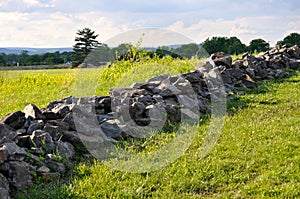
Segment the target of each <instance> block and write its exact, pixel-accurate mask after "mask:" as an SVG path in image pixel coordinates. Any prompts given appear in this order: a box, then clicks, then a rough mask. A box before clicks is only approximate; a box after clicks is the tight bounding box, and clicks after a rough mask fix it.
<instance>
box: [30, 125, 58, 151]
mask: <svg viewBox="0 0 300 199" xmlns="http://www.w3.org/2000/svg"><path fill="white" fill-rule="evenodd" d="M30 139H31V142H32V146H34V147H37V148H40V147H41V148H43V149H44V150H46V151H49V152H52V151H53V150H54V143H53V140H52V137H51V136H50V134H49V133H48V132H46V131H43V130H36V131H34V132H33V133H32V135H31V136H30Z"/></svg>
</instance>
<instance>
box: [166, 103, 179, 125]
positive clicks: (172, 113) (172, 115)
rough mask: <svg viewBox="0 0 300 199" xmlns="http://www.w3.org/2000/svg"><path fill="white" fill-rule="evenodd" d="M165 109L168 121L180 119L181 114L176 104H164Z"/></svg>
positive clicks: (174, 121)
mask: <svg viewBox="0 0 300 199" xmlns="http://www.w3.org/2000/svg"><path fill="white" fill-rule="evenodd" d="M165 109H166V112H167V114H168V120H169V121H170V122H173V123H177V122H180V121H181V115H180V111H179V108H178V106H174V105H166V107H165Z"/></svg>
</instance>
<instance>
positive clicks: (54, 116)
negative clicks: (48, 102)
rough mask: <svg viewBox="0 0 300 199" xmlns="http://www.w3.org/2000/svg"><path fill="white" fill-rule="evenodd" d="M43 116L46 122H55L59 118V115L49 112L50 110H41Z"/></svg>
mask: <svg viewBox="0 0 300 199" xmlns="http://www.w3.org/2000/svg"><path fill="white" fill-rule="evenodd" d="M42 113H43V115H44V116H45V117H46V119H47V120H56V119H58V118H59V115H58V114H56V113H54V112H52V111H50V110H47V109H46V110H42Z"/></svg>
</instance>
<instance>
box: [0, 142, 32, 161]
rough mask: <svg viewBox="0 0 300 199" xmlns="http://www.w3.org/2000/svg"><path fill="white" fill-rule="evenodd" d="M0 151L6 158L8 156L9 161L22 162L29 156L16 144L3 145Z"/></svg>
mask: <svg viewBox="0 0 300 199" xmlns="http://www.w3.org/2000/svg"><path fill="white" fill-rule="evenodd" d="M0 151H1V153H2V154H3V155H4V156H6V159H7V160H19V161H22V160H24V158H25V157H26V156H27V152H26V151H25V150H24V149H23V148H20V147H19V146H18V145H17V144H16V143H14V142H9V143H5V144H3V145H2V147H0Z"/></svg>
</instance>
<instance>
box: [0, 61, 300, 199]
mask: <svg viewBox="0 0 300 199" xmlns="http://www.w3.org/2000/svg"><path fill="white" fill-rule="evenodd" d="M161 65H163V66H166V65H167V66H169V67H170V68H171V69H172V70H170V68H167V69H166V70H165V69H163V67H160V66H161ZM145 67H146V66H143V65H141V66H139V67H135V65H131V64H130V63H128V65H126V64H125V67H123V68H118V67H115V68H109V69H103V68H102V69H61V70H37V71H0V117H3V116H4V115H5V114H7V113H10V112H13V111H16V110H22V109H23V108H24V106H26V105H27V104H29V103H33V104H36V105H37V106H38V107H45V106H46V105H47V103H48V102H50V101H51V100H56V99H59V98H62V97H66V96H68V95H73V94H75V96H85V95H93V94H97V95H106V94H107V92H108V90H109V88H111V87H119V86H121V87H122V86H128V85H130V84H131V83H133V82H135V81H142V80H143V79H147V78H149V77H150V76H151V75H155V74H161V73H166V72H167V71H172V72H171V73H172V74H176V73H183V72H188V71H189V70H191V69H193V64H192V63H191V62H187V61H185V60H177V61H174V60H164V61H159V62H155V63H152V68H153V70H151V71H152V72H151V73H146V72H144V73H142V71H145ZM147 67H149V65H147ZM133 68H134V70H135V72H133V73H134V74H136V76H134V78H132V79H128V78H126V77H132V70H133ZM139 68H140V69H139ZM147 71H149V70H147ZM124 74H126V75H125V76H124ZM290 74H291V75H290V76H289V77H288V78H286V79H279V80H274V81H269V82H261V83H260V86H259V88H257V89H254V90H252V91H245V92H246V95H242V96H236V97H235V98H234V99H232V100H230V101H228V105H227V106H228V107H227V115H226V117H225V125H224V127H223V130H222V134H221V136H220V138H219V140H218V143H217V144H216V145H215V146H214V147H213V149H212V151H211V153H209V154H208V155H207V156H206V157H204V158H201V153H202V151H201V145H202V141H203V132H204V133H205V132H207V130H208V128H209V123H210V120H209V117H208V118H207V119H204V120H203V121H202V122H201V124H200V125H199V127H197V131H198V133H197V135H196V138H195V139H194V140H193V142H192V145H191V146H190V147H189V149H188V150H187V151H186V153H185V154H184V155H183V156H181V157H180V158H179V159H177V160H176V161H175V162H173V163H172V164H170V165H168V166H167V167H165V168H163V169H161V170H158V171H154V172H149V173H129V172H122V171H117V170H113V169H111V168H109V167H108V166H106V165H105V164H103V163H102V162H100V161H96V160H91V159H85V158H83V157H81V158H78V159H77V160H76V164H75V165H74V168H73V169H71V170H70V171H69V172H68V173H67V174H66V175H65V176H63V177H61V178H59V179H54V180H51V181H46V180H43V179H40V178H37V179H36V183H35V184H34V185H33V186H32V187H30V188H28V189H26V190H23V191H19V192H17V193H15V194H14V197H16V198H299V197H300V188H299V187H300V156H299V154H300V134H299V132H300V125H299V124H300V109H299V107H300V100H299V99H300V96H299V95H300V94H299V91H300V72H294V71H290ZM78 77H80V78H78ZM125 80H126V81H125ZM89 83H90V84H94V83H97V86H96V87H92V89H91V90H90V91H88V92H86V91H85V89H83V88H85V87H84V86H85V85H87V84H89ZM74 85H76V86H75V87H74ZM74 88H75V89H74ZM171 135H172V134H171ZM165 137H166V136H161V137H160V140H159V141H157V142H152V143H150V144H149V145H150V148H151V150H155V146H156V145H157V144H158V145H159V144H162V143H164V138H165ZM166 139H168V137H167V138H166Z"/></svg>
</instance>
